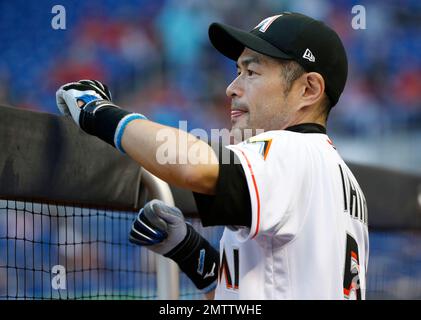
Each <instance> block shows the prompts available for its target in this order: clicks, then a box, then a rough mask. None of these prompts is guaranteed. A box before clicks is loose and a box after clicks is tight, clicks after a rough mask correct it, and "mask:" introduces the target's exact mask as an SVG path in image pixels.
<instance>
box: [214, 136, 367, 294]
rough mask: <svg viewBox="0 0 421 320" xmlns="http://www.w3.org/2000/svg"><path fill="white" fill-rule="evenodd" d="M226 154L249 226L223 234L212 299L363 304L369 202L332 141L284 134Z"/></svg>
mask: <svg viewBox="0 0 421 320" xmlns="http://www.w3.org/2000/svg"><path fill="white" fill-rule="evenodd" d="M227 148H229V149H231V150H232V151H234V152H235V154H236V155H237V156H238V158H239V159H240V161H241V165H242V167H243V169H244V171H245V176H246V179H247V184H248V188H249V192H250V197H251V207H252V225H251V228H245V227H242V228H240V229H235V228H233V227H226V228H225V230H224V234H223V236H222V239H221V241H220V259H221V260H220V269H219V278H218V286H217V289H216V295H215V299H356V298H357V299H364V298H365V290H366V271H367V263H368V228H367V206H366V200H365V198H364V195H363V192H362V191H361V189H360V187H359V185H358V183H357V181H356V179H355V177H354V176H353V174H352V173H351V171H350V170H349V168H348V167H347V165H346V164H345V163H344V161H343V160H342V158H341V157H340V155H339V154H338V152H337V151H336V149H335V147H334V146H333V144H332V142H331V141H330V139H329V137H328V136H327V135H326V134H323V133H310V134H308V133H306V134H305V133H297V132H292V131H285V130H279V131H270V132H265V133H263V134H260V135H258V136H255V137H253V138H251V139H249V140H247V141H245V142H242V143H240V144H237V145H230V146H228V147H227Z"/></svg>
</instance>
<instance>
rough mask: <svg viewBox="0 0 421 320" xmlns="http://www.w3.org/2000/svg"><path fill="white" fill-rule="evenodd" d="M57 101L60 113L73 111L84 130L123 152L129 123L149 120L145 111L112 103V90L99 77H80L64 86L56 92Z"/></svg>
mask: <svg viewBox="0 0 421 320" xmlns="http://www.w3.org/2000/svg"><path fill="white" fill-rule="evenodd" d="M56 101H57V106H58V108H59V110H60V112H61V113H62V114H65V115H68V114H70V115H71V116H72V118H73V120H74V121H75V122H76V124H77V125H78V126H79V127H80V128H81V129H82V130H83V131H85V132H86V133H88V134H91V135H94V136H97V137H98V138H100V139H101V140H103V141H105V142H107V143H109V144H110V145H112V146H113V147H115V148H117V149H118V150H119V151H121V152H122V153H125V151H124V150H123V147H122V145H121V139H122V136H123V133H124V130H125V128H126V126H127V124H128V123H129V122H130V121H133V120H137V119H146V117H145V116H144V115H143V114H139V113H132V112H129V111H126V110H123V109H121V108H120V107H118V106H116V105H115V104H113V103H112V102H111V92H110V90H108V87H107V86H106V85H105V84H103V83H101V82H99V81H97V80H80V81H78V82H71V83H67V84H65V85H63V86H61V87H60V88H59V89H58V90H57V92H56ZM79 102H81V103H82V105H81V106H79Z"/></svg>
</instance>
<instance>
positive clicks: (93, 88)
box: [56, 80, 219, 194]
mask: <svg viewBox="0 0 421 320" xmlns="http://www.w3.org/2000/svg"><path fill="white" fill-rule="evenodd" d="M56 97H57V105H58V107H59V109H60V111H61V112H62V113H64V114H70V115H71V116H72V118H73V120H74V121H75V122H76V124H77V125H78V126H80V128H81V129H82V130H84V131H85V132H87V133H89V134H91V135H95V136H97V137H99V138H100V139H102V140H104V141H105V142H107V143H109V144H111V145H112V146H114V147H116V148H117V149H118V150H120V151H122V152H125V153H127V154H128V155H129V156H130V157H132V158H133V159H134V160H135V161H137V162H138V163H139V164H140V165H141V166H143V167H144V168H145V169H147V170H148V171H149V172H151V173H152V174H154V175H155V176H157V177H159V178H161V179H162V180H164V181H166V182H168V183H171V184H173V185H176V186H178V187H181V188H185V189H189V190H192V191H195V192H198V193H203V194H214V193H215V187H216V182H217V179H218V174H219V164H218V159H217V156H216V154H215V152H214V151H213V149H212V148H211V147H210V146H209V145H208V144H207V143H205V142H203V141H201V140H199V139H197V138H196V137H194V136H193V135H191V134H189V133H187V132H185V131H182V130H179V129H175V128H171V127H168V126H164V125H161V124H158V123H155V122H152V121H149V120H147V119H146V117H145V116H143V115H141V114H136V113H131V112H128V111H125V110H123V109H121V108H120V107H118V106H116V105H114V104H113V103H112V102H111V93H110V92H109V90H108V88H107V86H105V85H104V84H102V83H101V82H99V81H96V80H81V81H78V82H73V83H68V84H66V85H64V86H62V87H61V88H60V89H59V90H58V91H57V94H56ZM165 145H168V146H169V147H171V150H167V151H166V154H165V150H163V149H164V148H163V147H165ZM164 154H165V159H163V158H164V157H163V156H164ZM192 156H194V159H192Z"/></svg>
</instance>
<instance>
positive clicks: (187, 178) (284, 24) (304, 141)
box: [57, 12, 368, 299]
mask: <svg viewBox="0 0 421 320" xmlns="http://www.w3.org/2000/svg"><path fill="white" fill-rule="evenodd" d="M209 37H210V41H211V43H212V44H213V45H214V47H215V48H216V49H217V50H219V51H220V52H221V53H222V54H224V55H225V56H227V57H228V58H230V59H232V60H234V61H236V63H237V77H236V78H235V79H234V80H233V81H232V83H231V84H230V85H229V86H228V88H227V91H226V93H227V95H228V96H229V97H230V98H231V122H232V129H233V130H240V131H245V130H246V129H252V130H255V131H256V130H257V129H263V130H264V132H263V133H261V134H258V135H255V136H253V137H252V138H249V139H246V140H244V141H241V142H240V143H237V144H234V145H229V146H227V148H228V150H229V152H230V156H231V158H232V159H233V160H235V161H230V162H229V163H228V164H224V163H223V162H222V161H221V160H220V159H218V157H217V156H216V154H215V152H214V151H213V150H212V149H211V148H210V147H209V145H208V144H207V143H205V142H203V141H201V140H198V139H197V138H195V137H193V136H191V135H189V134H188V133H186V132H184V131H179V130H177V129H174V128H168V127H165V126H163V125H160V124H157V123H154V122H152V121H149V120H147V119H146V117H145V116H144V115H141V114H137V113H130V112H128V111H125V110H123V109H121V108H119V107H118V106H116V105H114V104H113V103H112V102H111V94H110V92H109V90H108V88H107V87H106V86H105V85H103V84H102V83H100V82H99V81H93V80H82V81H79V82H74V83H70V84H66V85H64V86H62V87H61V88H60V89H59V90H58V91H57V103H58V107H59V108H60V110H61V111H62V112H63V113H65V114H69V113H70V114H71V116H72V117H73V119H74V120H75V122H76V123H77V124H78V125H79V126H80V128H81V129H82V130H84V131H85V132H87V133H89V134H92V135H95V136H97V137H99V138H100V139H102V140H104V141H105V142H107V143H109V144H111V145H112V146H114V147H115V148H117V149H118V150H120V151H121V152H123V153H127V154H128V155H129V156H130V157H132V158H133V159H134V160H136V161H137V162H138V163H139V164H141V165H142V166H143V167H145V168H146V169H147V170H149V171H150V172H152V173H153V174H155V175H156V176H158V177H160V178H161V179H163V180H166V181H167V182H169V183H172V184H175V185H178V186H180V187H183V188H187V189H190V190H192V191H193V192H194V196H195V199H196V203H197V206H198V210H199V214H200V218H201V221H202V223H203V225H204V226H212V225H224V226H226V228H225V230H224V233H223V236H222V239H221V241H220V247H219V251H218V250H216V249H215V248H213V247H212V246H211V245H210V244H209V243H208V242H207V241H206V239H204V238H203V237H202V236H200V235H199V234H198V233H197V232H196V231H195V230H194V229H193V228H192V226H191V225H189V224H187V223H186V222H185V221H184V218H183V215H182V213H181V212H180V210H178V209H177V208H174V207H169V206H166V205H165V204H164V203H162V202H161V201H158V200H153V201H151V202H149V203H148V204H146V205H145V207H144V208H143V209H142V210H141V211H140V212H139V214H138V216H137V217H136V219H135V221H134V223H133V225H132V230H131V232H130V240H131V241H132V242H134V243H137V244H140V245H144V246H146V247H147V248H149V249H150V250H153V251H155V252H157V253H159V254H162V255H164V256H166V257H168V258H170V259H173V260H174V261H176V262H177V263H178V265H179V266H180V268H181V270H183V271H184V272H185V273H186V274H187V275H188V276H189V278H190V279H191V280H192V281H193V282H194V283H195V285H196V286H197V287H198V288H199V289H202V290H204V291H205V292H211V293H212V292H213V291H212V290H213V289H214V288H215V287H216V290H215V292H214V293H215V298H216V299H364V298H365V291H366V272H367V263H368V229H367V206H366V200H365V198H364V194H363V192H362V191H361V188H360V187H359V185H358V182H357V181H356V179H355V177H354V176H353V174H352V173H351V171H350V170H349V168H348V167H347V165H346V164H345V163H344V161H343V160H342V158H341V157H340V155H339V154H338V152H337V150H336V148H335V147H334V145H333V143H332V141H331V140H330V139H329V137H328V135H327V134H326V122H327V118H328V115H329V111H330V110H331V108H332V107H334V106H335V105H336V104H337V102H338V100H339V97H340V95H341V93H342V91H343V89H344V86H345V82H346V78H347V57H346V53H345V49H344V47H343V45H342V42H341V40H340V39H339V37H338V35H337V34H336V33H335V32H334V31H333V30H332V29H330V28H329V27H327V26H326V25H325V24H324V23H322V22H320V21H317V20H314V19H312V18H310V17H307V16H305V15H302V14H298V13H289V12H284V13H281V14H278V15H275V16H272V17H268V18H266V19H264V20H263V21H262V22H260V23H259V24H258V25H257V26H256V27H255V28H253V29H252V30H251V31H250V32H247V31H242V30H239V29H237V28H234V27H231V26H228V25H223V24H219V23H213V24H212V25H211V26H210V28H209ZM162 129H166V130H172V131H173V132H174V134H175V135H174V136H175V137H177V141H176V144H177V146H178V145H179V144H180V143H181V141H182V140H184V141H188V145H187V148H186V149H185V150H183V148H179V149H178V150H179V151H178V153H177V154H175V155H173V156H174V160H176V159H178V157H181V156H185V154H183V153H185V152H188V150H190V149H191V148H195V150H196V151H197V154H200V155H203V159H201V160H203V161H198V162H195V163H194V164H193V163H178V162H177V161H169V163H168V164H161V163H159V162H158V161H157V159H156V157H155V155H156V154H157V150H158V148H159V146H160V145H161V143H160V142H158V141H157V139H156V135H157V133H158V132H159V131H160V130H162Z"/></svg>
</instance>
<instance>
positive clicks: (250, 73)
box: [247, 70, 256, 77]
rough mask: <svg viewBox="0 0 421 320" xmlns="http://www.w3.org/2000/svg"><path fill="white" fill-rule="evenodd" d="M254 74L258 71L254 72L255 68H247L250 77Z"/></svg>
mask: <svg viewBox="0 0 421 320" xmlns="http://www.w3.org/2000/svg"><path fill="white" fill-rule="evenodd" d="M254 74H256V72H254V71H253V70H247V75H248V76H249V77H251V76H253V75H254Z"/></svg>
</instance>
